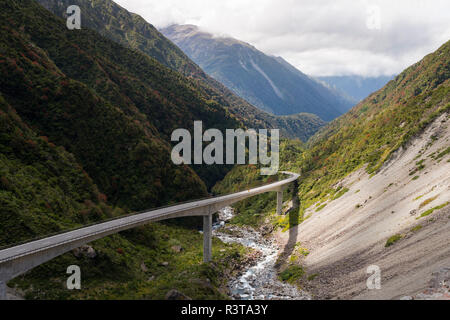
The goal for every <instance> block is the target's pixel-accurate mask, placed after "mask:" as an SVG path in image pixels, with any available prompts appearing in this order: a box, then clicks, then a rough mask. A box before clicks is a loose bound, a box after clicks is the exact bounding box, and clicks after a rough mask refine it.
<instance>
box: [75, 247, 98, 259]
mask: <svg viewBox="0 0 450 320" xmlns="http://www.w3.org/2000/svg"><path fill="white" fill-rule="evenodd" d="M72 252H73V255H74V256H75V257H77V258H80V257H82V256H83V257H86V258H89V259H94V258H95V257H96V256H97V253H96V252H95V250H94V248H92V247H91V246H88V245H85V246H81V247H79V248H75V249H73V250H72Z"/></svg>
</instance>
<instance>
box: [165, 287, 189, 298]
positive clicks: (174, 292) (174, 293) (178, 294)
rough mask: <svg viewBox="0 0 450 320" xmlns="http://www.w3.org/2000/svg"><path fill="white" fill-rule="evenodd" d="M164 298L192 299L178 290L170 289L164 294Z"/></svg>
mask: <svg viewBox="0 0 450 320" xmlns="http://www.w3.org/2000/svg"><path fill="white" fill-rule="evenodd" d="M166 300H192V299H191V298H189V297H188V296H186V295H185V294H183V293H181V292H180V291H178V290H175V289H172V290H170V291H169V292H167V294H166Z"/></svg>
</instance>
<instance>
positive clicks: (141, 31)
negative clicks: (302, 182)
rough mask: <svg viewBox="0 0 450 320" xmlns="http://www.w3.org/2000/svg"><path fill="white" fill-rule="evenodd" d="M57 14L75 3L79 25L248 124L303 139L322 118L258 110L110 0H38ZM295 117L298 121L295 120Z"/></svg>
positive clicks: (63, 13) (315, 128)
mask: <svg viewBox="0 0 450 320" xmlns="http://www.w3.org/2000/svg"><path fill="white" fill-rule="evenodd" d="M38 2H39V3H41V4H42V5H43V6H44V7H45V8H47V9H49V10H50V11H51V12H53V13H54V14H55V15H57V16H61V17H63V18H65V17H66V16H67V15H66V10H67V7H68V6H70V5H78V6H79V7H80V9H81V12H82V28H90V29H92V30H95V31H97V32H98V33H100V34H101V35H103V36H105V37H106V38H109V39H111V40H113V41H115V42H117V43H119V44H121V45H123V46H127V47H130V48H132V49H135V50H138V51H140V52H142V53H144V54H146V55H148V56H150V57H152V58H154V59H156V60H157V61H158V62H160V63H161V64H163V65H165V66H167V67H169V68H171V69H173V70H176V71H178V72H179V73H181V74H183V75H184V76H186V77H188V78H189V79H190V81H189V83H190V85H191V86H192V87H194V88H195V90H196V91H197V92H198V93H199V94H200V95H201V96H202V97H203V98H204V99H205V100H207V101H209V103H210V104H214V105H217V106H221V107H223V108H225V109H226V110H228V111H229V112H230V114H231V115H232V116H233V117H234V118H236V119H237V120H238V121H239V122H240V123H242V124H243V125H244V126H247V127H249V128H256V129H257V128H268V129H271V128H278V129H280V130H281V133H282V134H283V135H284V136H285V137H289V138H300V139H302V140H303V141H306V140H307V139H308V138H309V137H310V136H312V135H313V134H314V133H315V132H316V131H317V130H318V129H319V128H320V127H321V126H323V125H324V123H325V122H323V121H322V120H320V119H319V118H318V117H316V116H314V115H312V114H298V115H294V116H293V117H292V118H289V120H288V122H289V123H290V124H289V125H286V126H285V125H284V124H285V123H286V118H281V117H276V116H273V115H271V114H268V113H266V112H263V111H261V110H259V109H258V108H256V107H254V106H253V105H251V104H249V103H248V102H247V101H245V100H244V99H242V98H240V97H239V96H237V95H235V94H234V93H233V92H232V91H231V90H229V89H228V88H226V87H225V86H224V85H223V84H221V83H219V82H218V81H216V80H215V79H213V78H212V77H210V76H208V75H207V74H206V73H205V72H204V71H203V70H202V69H200V67H199V66H197V65H196V64H195V63H194V62H193V61H192V60H191V59H189V57H188V56H186V55H185V54H184V53H183V51H182V50H181V49H179V48H178V47H177V46H176V45H174V44H173V43H172V42H171V41H170V40H168V39H167V38H165V37H164V36H163V35H162V34H161V33H160V32H159V31H158V30H156V28H155V27H153V26H152V25H151V24H150V23H148V22H146V21H145V20H144V19H143V18H142V17H140V16H139V15H137V14H134V13H131V12H128V11H127V10H126V9H124V8H122V7H121V6H119V5H117V4H116V3H114V2H113V1H111V0H93V1H92V0H73V1H72V0H58V1H56V0H38ZM297 120H298V121H297Z"/></svg>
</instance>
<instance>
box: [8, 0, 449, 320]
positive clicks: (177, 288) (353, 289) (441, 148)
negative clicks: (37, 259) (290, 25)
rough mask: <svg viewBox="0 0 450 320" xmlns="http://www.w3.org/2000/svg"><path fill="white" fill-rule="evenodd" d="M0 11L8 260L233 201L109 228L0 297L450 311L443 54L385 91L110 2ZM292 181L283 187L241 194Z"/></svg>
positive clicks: (70, 0) (392, 80)
mask: <svg viewBox="0 0 450 320" xmlns="http://www.w3.org/2000/svg"><path fill="white" fill-rule="evenodd" d="M69 5H77V6H79V7H80V9H81V11H80V12H81V16H82V22H83V23H82V28H81V30H69V29H68V28H67V26H66V21H65V19H66V18H67V13H66V9H67V7H68V6H69ZM0 9H1V10H0V73H1V75H2V77H0V250H4V251H3V253H4V252H5V250H6V248H9V247H13V246H16V245H18V244H19V243H28V242H30V241H32V240H35V239H42V238H48V237H50V236H55V235H58V234H61V233H64V232H67V231H69V230H72V231H73V230H78V229H84V228H86V227H87V226H93V225H97V224H100V223H106V222H108V223H109V222H111V221H115V220H116V219H120V218H125V217H127V218H128V216H130V219H134V218H136V217H135V216H134V215H135V214H137V213H141V214H142V213H144V212H151V211H152V210H153V209H157V208H173V207H174V206H176V205H179V204H182V205H181V206H183V205H185V203H187V202H191V201H193V200H198V199H209V198H211V197H213V196H214V197H215V196H225V195H231V194H235V193H238V192H241V193H240V194H239V198H236V199H238V200H239V202H237V203H235V202H229V201H230V198H227V200H226V201H228V202H226V203H225V202H223V203H222V202H221V203H220V206H225V205H226V207H225V208H223V209H222V210H219V208H216V207H214V206H213V205H212V204H211V202H210V201H205V203H208V207H206V206H205V207H201V208H200V207H193V210H195V211H196V212H195V213H196V214H191V215H187V214H186V215H181V214H180V215H176V218H174V217H175V216H172V217H171V218H174V219H172V220H168V221H161V220H158V222H153V221H156V220H151V221H152V223H148V224H146V225H137V224H133V225H132V226H133V228H130V229H120V228H116V229H114V230H115V232H112V231H111V230H112V229H105V230H106V231H105V232H107V231H109V232H110V233H107V234H106V233H105V236H104V237H102V238H95V241H91V242H88V241H86V242H84V243H81V244H82V246H81V247H76V246H78V245H79V244H80V243H77V244H76V246H75V245H74V247H71V248H70V250H69V249H68V250H67V251H64V252H65V253H64V254H61V253H62V252H60V253H59V255H58V256H57V257H56V258H54V259H51V260H49V261H47V262H45V263H42V262H41V263H42V264H40V265H39V266H37V267H36V268H33V269H32V270H30V271H28V272H26V273H24V274H20V275H19V276H17V277H15V278H13V279H12V278H8V281H9V280H10V279H12V280H11V281H9V282H8V283H6V281H4V283H3V282H2V283H0V286H2V285H3V284H7V286H8V297H9V298H17V299H27V300H98V299H105V300H190V299H193V300H229V299H231V300H233V299H235V300H259V299H261V300H330V299H336V300H339V299H344V300H365V299H370V300H372V299H373V300H388V299H390V300H399V299H403V300H412V299H414V300H420V299H443V300H445V299H446V300H448V299H450V293H449V287H448V283H449V282H450V271H449V270H450V236H449V235H450V219H449V218H450V41H448V39H446V42H445V43H442V42H441V45H440V47H438V48H437V47H435V49H434V52H431V53H429V54H427V55H426V56H424V57H423V58H422V59H420V60H419V61H417V62H415V63H414V64H412V65H410V66H409V67H406V68H405V69H404V70H403V71H402V72H400V73H398V74H397V75H396V76H380V77H375V78H370V77H369V78H366V77H363V76H356V75H355V76H339V75H338V76H330V77H324V78H319V77H317V78H316V77H313V76H308V75H306V74H304V73H303V72H302V71H300V70H298V69H297V68H296V67H294V66H293V65H291V64H290V63H288V62H287V61H286V60H285V59H283V58H282V57H279V56H272V55H269V54H266V53H264V52H262V51H259V50H258V49H257V48H256V47H254V46H253V45H251V44H248V43H245V42H243V41H240V40H237V39H234V38H231V37H227V36H217V35H213V34H212V33H209V32H207V31H203V30H202V29H200V28H198V27H196V26H195V25H190V24H170V25H166V26H165V27H161V28H159V30H160V31H158V29H157V28H156V27H154V26H153V25H152V24H151V23H150V22H151V21H150V22H148V21H146V20H145V19H144V18H143V17H141V16H139V15H138V14H135V13H132V12H129V11H128V10H127V9H125V8H123V7H121V6H120V5H118V4H116V3H115V2H113V1H111V0H61V1H59V0H58V1H56V0H7V1H6V0H0ZM172 22H173V21H172ZM380 37H381V36H380ZM172 41H173V42H172ZM436 48H437V49H436ZM405 50H406V49H405ZM383 62H384V60H383ZM305 63H306V62H305ZM380 63H381V62H380ZM388 74H393V73H388ZM323 81H325V82H327V81H328V84H326V83H325V82H323ZM355 83H356V84H355ZM357 83H361V86H360V87H358V88H356V86H357ZM343 88H344V89H345V91H346V92H350V93H351V94H352V96H350V95H348V96H347V95H346V94H345V93H344V92H343V91H344V89H343ZM372 88H373V90H372ZM203 129H205V130H207V129H208V130H207V131H205V132H203ZM250 130H252V131H251V132H255V134H256V133H257V135H256V137H257V138H258V139H255V140H254V141H253V140H252V139H250V138H249V137H247V138H246V137H245V136H246V135H247V136H248V135H249V134H248V133H249V132H250ZM278 130H279V135H278ZM238 132H242V133H243V135H242V136H240V137H237V133H238ZM267 132H271V140H270V143H271V147H270V156H269V150H268V144H269V141H268V139H267V136H266V133H267ZM225 133H226V134H225ZM246 139H248V146H247V145H246V143H247V140H246ZM235 141H237V144H235ZM252 141H253V142H255V141H259V145H258V143H257V142H255V143H252ZM204 142H205V143H204ZM272 142H273V144H272ZM228 145H229V148H225V149H229V150H225V151H224V148H223V147H225V146H227V147H228ZM261 146H263V147H261ZM203 147H205V148H204V149H203ZM258 147H259V148H258ZM256 151H258V152H256ZM226 152H229V153H230V154H225V153H226ZM194 154H195V155H194ZM192 155H194V157H193V159H194V161H191V160H192ZM235 156H236V158H237V161H234V160H235ZM247 157H248V160H249V161H246V160H247ZM257 160H258V161H257ZM236 163H237V164H236ZM269 166H270V168H268V167H269ZM268 169H271V170H268ZM278 169H279V171H278ZM285 171H289V172H294V173H296V174H294V175H293V178H292V180H289V181H288V183H289V186H287V185H286V186H284V185H283V186H281V185H282V184H283V183H280V184H277V185H276V189H274V188H270V189H266V191H267V190H270V192H267V193H261V194H260V193H257V195H255V196H254V197H251V198H248V197H247V196H243V195H242V193H245V194H246V195H250V194H251V193H248V192H250V190H251V189H253V188H257V187H260V186H262V185H265V184H269V183H275V182H278V181H279V180H281V179H282V177H283V176H284V174H283V172H285ZM266 173H269V175H268V174H266ZM298 175H299V177H297V176H298ZM294 180H295V181H294ZM293 181H294V182H293ZM286 183H287V182H286ZM283 189H284V191H283V192H281V191H282V190H283ZM274 191H275V192H274ZM252 192H254V191H252ZM236 201H237V200H236ZM191 205H196V204H195V203H191ZM217 206H218V205H217ZM177 208H178V207H177ZM191 209H192V208H191ZM180 210H181V209H180ZM201 210H202V211H201ZM217 210H219V212H217ZM175 213H180V212H175ZM182 213H186V212H184V211H183V212H182ZM199 213H200V214H199ZM158 218H160V217H158ZM212 219H214V228H213V231H212V234H213V235H214V237H212V240H211V237H209V238H208V237H204V235H211V233H210V230H211V228H209V229H208V226H211V221H212ZM205 221H209V222H205ZM146 222H148V221H146ZM130 225H131V224H130ZM205 226H206V227H205ZM96 227H98V226H96ZM93 228H95V227H93ZM205 230H209V231H205ZM204 231H205V234H202V233H203V232H204ZM207 232H208V233H207ZM85 239H87V238H85ZM92 239H94V238H89V239H88V240H92ZM205 239H209V240H208V241H209V243H208V242H207V241H205ZM46 240H47V239H46ZM76 240H79V241H81V240H80V239H78V238H76ZM43 241H44V240H43ZM65 241H68V240H67V239H66V240H65ZM65 244H67V243H65ZM45 246H46V247H45V248H47V244H46V245H45ZM211 247H212V252H211V250H209V248H211ZM32 252H33V255H37V252H36V251H32ZM205 253H208V254H205ZM21 254H22V253H21ZM211 255H212V258H211ZM19 256H20V255H19ZM205 256H206V257H207V258H206V259H205V258H204V257H205ZM20 258H22V256H20ZM2 263H3V265H2ZM2 263H0V275H2V276H4V275H5V274H6V271H5V270H6V267H5V266H6V263H9V260H8V261H6V260H5V261H2ZM68 266H77V267H79V268H80V270H82V286H81V288H82V289H80V290H69V287H68V285H67V282H66V281H67V277H68V275H67V267H68ZM373 270H375V273H374V274H373V277H371V275H372V271H373ZM377 270H378V271H379V273H377ZM377 277H378V278H377ZM370 279H376V280H375V282H373V283H370ZM373 284H375V287H376V288H373V287H371V285H373ZM2 288H5V286H3V287H2ZM189 310H191V309H189ZM189 312H190V311H189ZM205 312H206V311H205ZM212 312H213V311H212V309H210V310H209V311H208V313H209V314H211V313H212Z"/></svg>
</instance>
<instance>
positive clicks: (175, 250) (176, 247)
mask: <svg viewBox="0 0 450 320" xmlns="http://www.w3.org/2000/svg"><path fill="white" fill-rule="evenodd" d="M171 249H172V251H174V252H176V253H180V252H181V251H183V248H182V247H181V246H172V247H171Z"/></svg>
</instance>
